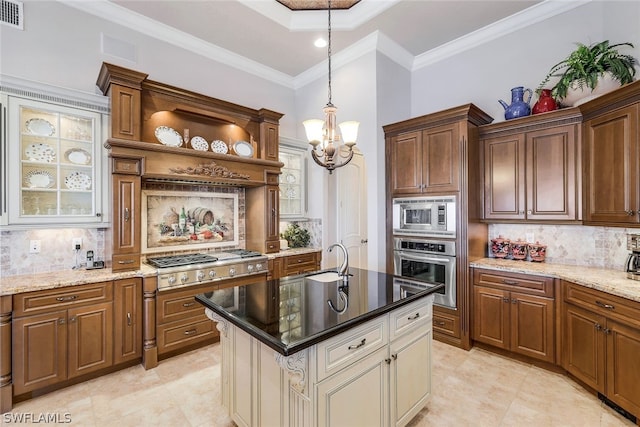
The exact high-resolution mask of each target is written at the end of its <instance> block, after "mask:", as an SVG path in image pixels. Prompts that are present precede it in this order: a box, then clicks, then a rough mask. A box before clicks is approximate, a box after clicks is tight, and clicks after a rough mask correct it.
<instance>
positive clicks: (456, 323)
mask: <svg viewBox="0 0 640 427" xmlns="http://www.w3.org/2000/svg"><path fill="white" fill-rule="evenodd" d="M433 330H434V331H437V332H439V333H441V334H445V335H449V336H452V337H455V338H460V319H459V318H458V317H455V316H445V315H442V314H439V313H433Z"/></svg>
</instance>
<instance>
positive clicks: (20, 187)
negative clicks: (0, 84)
mask: <svg viewBox="0 0 640 427" xmlns="http://www.w3.org/2000/svg"><path fill="white" fill-rule="evenodd" d="M0 101H2V103H3V105H2V107H3V119H4V120H5V121H6V122H5V123H6V124H7V126H6V132H5V131H3V135H2V137H3V141H2V154H3V158H5V159H6V160H7V163H8V164H5V165H3V166H4V168H3V178H4V177H6V179H3V181H4V184H3V188H2V192H3V194H2V198H3V202H6V205H5V206H3V215H2V217H1V219H2V225H8V226H13V225H16V226H29V225H33V226H36V225H37V226H41V225H42V224H51V225H54V226H55V225H58V226H65V225H68V226H75V227H77V226H83V225H84V226H92V225H93V226H100V225H101V224H103V223H104V222H105V221H106V220H107V215H104V207H105V201H104V200H103V196H104V195H103V185H104V183H105V182H106V181H104V179H103V172H104V169H105V167H104V166H105V165H104V163H105V161H104V158H105V156H103V155H102V151H103V147H102V142H103V141H104V136H103V134H102V129H103V126H102V120H103V119H104V116H103V114H101V113H100V112H97V111H92V110H87V109H81V108H76V107H69V106H66V105H60V104H54V103H49V102H42V101H39V100H33V99H27V98H21V97H16V96H7V95H5V96H3V97H2V98H0ZM5 174H6V175H5Z"/></svg>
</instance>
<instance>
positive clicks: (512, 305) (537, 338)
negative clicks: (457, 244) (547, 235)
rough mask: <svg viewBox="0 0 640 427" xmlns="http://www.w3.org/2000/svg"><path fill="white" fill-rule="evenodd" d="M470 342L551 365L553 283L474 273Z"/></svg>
mask: <svg viewBox="0 0 640 427" xmlns="http://www.w3.org/2000/svg"><path fill="white" fill-rule="evenodd" d="M473 277H474V280H473V285H474V286H473V339H474V340H475V341H478V342H482V343H485V344H489V345H492V346H495V347H499V348H502V349H504V350H508V351H512V352H514V353H518V354H523V355H525V356H529V357H533V358H535V359H539V360H543V361H545V362H551V363H554V362H555V360H556V357H555V301H554V281H553V279H551V278H547V277H538V276H527V275H522V274H514V273H504V272H498V271H491V270H482V269H474V275H473Z"/></svg>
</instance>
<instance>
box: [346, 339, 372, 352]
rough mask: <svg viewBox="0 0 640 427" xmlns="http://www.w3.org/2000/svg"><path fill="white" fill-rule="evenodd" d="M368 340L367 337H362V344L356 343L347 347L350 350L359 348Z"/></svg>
mask: <svg viewBox="0 0 640 427" xmlns="http://www.w3.org/2000/svg"><path fill="white" fill-rule="evenodd" d="M366 341H367V339H366V338H362V341H360V344H356V345H350V346H349V347H347V348H348V349H349V350H357V349H359V348H360V347H364V343H365V342H366Z"/></svg>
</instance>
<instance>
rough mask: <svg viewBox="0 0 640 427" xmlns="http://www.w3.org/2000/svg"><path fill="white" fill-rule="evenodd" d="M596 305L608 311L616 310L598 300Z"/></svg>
mask: <svg viewBox="0 0 640 427" xmlns="http://www.w3.org/2000/svg"><path fill="white" fill-rule="evenodd" d="M596 305H597V306H598V307H602V308H606V309H607V310H613V309H615V307H614V306H612V305H611V304H605V303H603V302H600V301H598V300H596Z"/></svg>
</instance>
